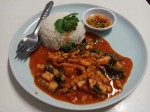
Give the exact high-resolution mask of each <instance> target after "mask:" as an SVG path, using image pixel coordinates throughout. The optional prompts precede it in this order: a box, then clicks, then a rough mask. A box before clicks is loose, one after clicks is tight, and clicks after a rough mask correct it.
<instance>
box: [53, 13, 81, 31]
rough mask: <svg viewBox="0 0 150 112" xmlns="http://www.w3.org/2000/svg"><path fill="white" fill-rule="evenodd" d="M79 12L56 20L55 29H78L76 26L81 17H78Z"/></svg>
mask: <svg viewBox="0 0 150 112" xmlns="http://www.w3.org/2000/svg"><path fill="white" fill-rule="evenodd" d="M77 15H78V13H71V14H69V15H67V16H65V17H63V19H58V20H56V22H55V24H54V25H55V29H56V30H57V31H58V32H59V33H64V32H68V31H74V30H76V27H77V26H78V22H79V19H78V17H77Z"/></svg>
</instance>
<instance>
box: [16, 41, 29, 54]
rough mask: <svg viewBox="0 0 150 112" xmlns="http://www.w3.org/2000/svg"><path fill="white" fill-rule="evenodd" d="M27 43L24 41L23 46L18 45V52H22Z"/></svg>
mask: <svg viewBox="0 0 150 112" xmlns="http://www.w3.org/2000/svg"><path fill="white" fill-rule="evenodd" d="M26 45H27V44H26V43H24V44H23V45H22V46H21V47H19V46H18V48H17V50H16V53H18V52H20V51H21V50H22V49H23V48H24V47H25V46H26Z"/></svg>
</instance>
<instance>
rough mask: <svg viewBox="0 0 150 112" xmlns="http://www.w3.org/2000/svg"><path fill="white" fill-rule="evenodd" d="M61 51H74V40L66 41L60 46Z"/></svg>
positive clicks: (75, 48) (75, 46)
mask: <svg viewBox="0 0 150 112" xmlns="http://www.w3.org/2000/svg"><path fill="white" fill-rule="evenodd" d="M60 50H61V51H64V52H66V53H70V52H74V51H76V50H77V45H76V44H75V43H74V42H70V43H67V44H66V45H64V46H62V47H61V48H60Z"/></svg>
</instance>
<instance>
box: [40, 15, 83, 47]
mask: <svg viewBox="0 0 150 112" xmlns="http://www.w3.org/2000/svg"><path fill="white" fill-rule="evenodd" d="M68 14H70V13H68V12H64V13H55V14H51V15H50V16H49V17H47V18H46V19H45V20H44V21H43V23H42V24H41V27H40V30H39V36H40V37H41V40H42V42H43V44H44V45H45V46H46V47H47V48H51V49H52V50H59V48H60V47H62V46H64V45H65V44H66V43H69V42H74V43H75V44H78V43H81V42H82V40H83V39H84V38H85V28H84V25H83V23H82V22H81V21H79V22H78V26H77V28H76V30H75V31H72V32H65V33H62V34H61V33H59V32H58V31H57V30H55V26H54V24H55V22H56V20H57V19H62V18H63V17H64V16H66V15H68Z"/></svg>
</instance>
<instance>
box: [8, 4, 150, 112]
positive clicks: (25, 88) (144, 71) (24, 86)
mask: <svg viewBox="0 0 150 112" xmlns="http://www.w3.org/2000/svg"><path fill="white" fill-rule="evenodd" d="M68 5H81V6H83V5H88V6H90V7H101V6H99V5H93V4H85V3H70V4H62V5H57V6H54V8H55V9H56V8H59V7H64V6H68ZM110 10H111V9H110ZM113 12H114V13H115V14H117V15H119V16H121V17H122V18H124V19H125V20H126V21H128V22H129V23H130V24H131V25H132V27H133V28H134V29H135V30H136V31H137V33H138V35H140V38H141V40H142V42H143V43H144V44H143V45H144V48H145V53H146V59H145V60H146V63H145V69H144V70H143V73H142V75H143V76H142V77H141V78H140V80H139V81H138V82H137V83H136V85H135V86H134V88H132V90H130V91H129V92H128V93H127V94H126V95H124V96H123V97H122V98H120V99H118V100H116V101H115V102H111V103H109V104H107V105H105V106H102V107H95V106H93V104H87V105H74V104H73V106H75V108H70V107H63V106H60V105H59V106H58V105H55V104H53V103H51V104H50V103H48V102H46V101H43V100H42V99H41V98H39V97H37V96H36V95H35V94H34V93H32V92H31V91H30V89H28V87H27V86H26V85H24V84H23V83H22V82H21V81H19V78H18V77H16V76H17V75H15V74H14V73H15V72H14V70H13V69H12V66H13V64H12V63H11V57H10V53H11V51H10V50H11V48H10V47H11V46H12V43H13V41H14V40H15V37H16V34H17V33H18V32H19V30H20V29H21V28H22V27H24V25H25V24H26V23H29V22H31V20H32V19H33V18H36V17H37V16H38V15H39V14H41V12H39V13H37V14H35V15H33V16H32V17H30V18H29V19H28V20H27V21H26V22H25V23H24V24H22V25H21V27H20V28H19V29H18V30H17V31H16V32H15V34H14V36H13V38H12V39H11V42H10V47H9V54H8V61H9V65H10V69H11V71H12V74H13V76H14V77H15V79H16V80H17V82H18V83H19V84H20V85H21V87H22V88H23V89H24V90H26V91H27V93H30V95H32V96H33V97H35V98H36V99H38V100H40V101H42V102H44V103H47V104H49V105H52V106H55V107H59V108H63V109H68V110H93V109H99V108H104V107H107V106H110V105H112V104H114V103H117V102H119V101H121V100H122V99H124V98H125V97H127V96H128V95H129V94H130V93H132V92H133V90H134V89H136V88H137V87H138V85H139V84H140V82H141V81H142V80H143V78H144V76H145V73H146V70H147V66H148V52H147V46H146V43H145V40H144V39H143V37H142V35H141V33H140V32H139V31H138V29H137V28H136V27H135V26H134V25H133V24H132V23H131V22H130V21H129V20H128V19H127V18H125V17H123V16H122V15H121V14H119V13H117V12H115V11H113ZM44 94H46V93H44ZM117 96H118V95H117ZM56 100H57V99H56ZM60 102H62V101H60ZM64 103H66V102H64ZM99 103H101V102H99ZM69 104H70V103H69ZM97 104H98V103H97ZM71 105H72V104H71ZM90 105H92V107H90V108H83V107H85V106H87V107H88V106H90ZM77 106H79V107H81V108H76V107H77Z"/></svg>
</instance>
